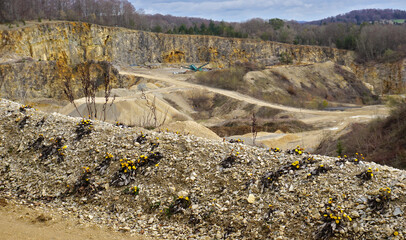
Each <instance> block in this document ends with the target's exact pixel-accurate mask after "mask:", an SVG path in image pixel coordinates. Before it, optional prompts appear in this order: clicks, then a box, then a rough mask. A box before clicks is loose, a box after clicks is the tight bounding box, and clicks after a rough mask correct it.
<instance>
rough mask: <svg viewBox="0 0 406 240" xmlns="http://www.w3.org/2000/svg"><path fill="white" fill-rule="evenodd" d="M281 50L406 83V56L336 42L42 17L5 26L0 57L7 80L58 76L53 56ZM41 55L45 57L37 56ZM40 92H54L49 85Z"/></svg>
mask: <svg viewBox="0 0 406 240" xmlns="http://www.w3.org/2000/svg"><path fill="white" fill-rule="evenodd" d="M282 53H283V54H286V55H287V56H290V57H291V58H292V59H293V62H294V63H295V64H309V63H310V64H311V63H321V62H326V61H332V62H334V63H337V64H339V65H345V66H348V67H349V68H350V69H351V71H353V72H354V73H355V74H356V76H357V77H358V79H359V80H361V81H363V82H366V83H368V84H370V85H371V89H373V90H375V92H376V93H377V94H379V93H399V92H403V91H404V89H405V87H406V70H405V69H406V68H405V66H406V64H405V62H406V60H405V61H401V62H397V63H388V64H373V65H372V64H371V65H360V64H357V63H355V62H354V53H353V52H351V51H345V50H339V49H335V48H328V47H317V46H303V45H290V44H283V43H276V42H269V41H259V40H253V39H233V38H221V37H213V36H192V35H168V34H160V33H150V32H143V31H134V30H128V29H123V28H114V27H104V26H99V25H94V24H88V23H81V22H55V23H43V24H37V25H33V26H30V27H26V28H20V29H15V30H3V31H0V63H1V62H3V64H0V74H1V75H0V77H1V78H3V82H4V81H5V80H4V79H9V80H11V82H12V81H24V79H28V77H29V78H31V79H35V82H43V81H45V80H46V79H50V80H51V81H57V80H56V79H54V77H53V75H54V74H55V73H52V72H51V71H52V68H54V67H55V63H54V61H59V62H64V63H67V64H69V65H71V66H73V65H76V64H80V63H82V62H85V61H88V60H94V61H109V62H112V63H115V64H119V65H127V66H128V65H130V66H132V65H144V64H157V63H168V64H172V63H176V64H182V63H192V62H193V63H198V62H210V63H211V66H212V67H228V66H231V65H232V64H233V63H235V62H247V61H253V62H259V63H262V64H265V65H269V64H274V63H275V62H278V59H279V57H280V56H281V54H282ZM7 59H29V61H30V60H31V61H32V60H34V61H35V62H37V63H27V61H20V62H19V63H17V64H19V65H17V66H9V65H14V64H16V63H15V62H12V61H11V62H10V61H8V60H7ZM40 60H41V61H42V62H41V63H39V62H38V61H40ZM44 61H45V62H48V63H49V66H46V64H44V63H43V62H44ZM37 69H39V70H37ZM17 70H18V71H17ZM20 70H21V71H20ZM21 79H23V80H21ZM0 80H1V79H0ZM0 84H1V83H0ZM8 84H13V83H8ZM2 87H4V86H2ZM13 91H17V90H13ZM3 92H4V90H3ZM51 92H52V91H51ZM41 94H44V95H45V96H46V95H49V94H51V95H52V93H49V89H47V90H44V92H43V93H41ZM3 96H6V97H9V96H8V95H3ZM10 98H15V97H14V96H13V97H10Z"/></svg>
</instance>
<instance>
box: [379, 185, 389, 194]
mask: <svg viewBox="0 0 406 240" xmlns="http://www.w3.org/2000/svg"><path fill="white" fill-rule="evenodd" d="M379 192H380V193H381V195H383V194H384V195H388V194H391V189H390V187H386V188H380V189H379Z"/></svg>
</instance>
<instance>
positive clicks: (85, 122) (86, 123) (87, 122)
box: [77, 119, 93, 129]
mask: <svg viewBox="0 0 406 240" xmlns="http://www.w3.org/2000/svg"><path fill="white" fill-rule="evenodd" d="M92 124H93V123H92V121H90V119H82V120H80V122H79V123H78V124H77V125H82V126H86V127H88V129H92V128H93V126H92Z"/></svg>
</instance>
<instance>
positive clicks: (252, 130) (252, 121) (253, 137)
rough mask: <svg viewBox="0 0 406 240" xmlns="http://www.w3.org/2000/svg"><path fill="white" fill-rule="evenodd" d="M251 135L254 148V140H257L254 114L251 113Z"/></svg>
mask: <svg viewBox="0 0 406 240" xmlns="http://www.w3.org/2000/svg"><path fill="white" fill-rule="evenodd" d="M251 133H252V144H253V145H254V146H255V145H256V144H255V140H256V139H257V134H258V132H257V118H256V117H255V113H254V112H252V116H251Z"/></svg>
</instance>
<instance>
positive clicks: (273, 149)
mask: <svg viewBox="0 0 406 240" xmlns="http://www.w3.org/2000/svg"><path fill="white" fill-rule="evenodd" d="M269 151H270V152H271V151H272V152H281V149H280V148H278V147H277V148H271V149H269Z"/></svg>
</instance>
